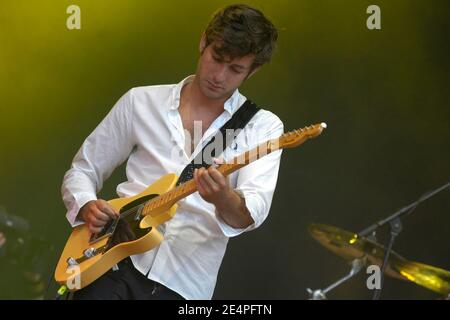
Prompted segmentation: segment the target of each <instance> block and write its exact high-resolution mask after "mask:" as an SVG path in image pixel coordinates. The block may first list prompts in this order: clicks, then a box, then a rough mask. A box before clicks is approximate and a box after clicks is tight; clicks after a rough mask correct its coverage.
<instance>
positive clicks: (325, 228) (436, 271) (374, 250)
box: [308, 224, 450, 294]
mask: <svg viewBox="0 0 450 320" xmlns="http://www.w3.org/2000/svg"><path fill="white" fill-rule="evenodd" d="M308 231H309V233H310V234H311V236H312V237H313V238H314V239H316V240H317V241H318V242H319V243H321V244H322V245H323V246H324V247H326V248H327V249H329V250H330V251H332V252H334V253H335V254H336V255H338V256H340V257H341V258H343V259H344V260H346V261H349V262H350V261H352V260H354V259H362V258H366V259H367V260H368V261H369V263H370V264H376V265H378V266H380V267H381V265H382V264H383V258H384V253H385V248H384V247H383V246H382V245H381V244H379V243H377V242H374V241H372V240H370V239H368V238H365V237H359V236H358V235H357V234H355V233H353V232H349V231H346V230H342V229H339V228H336V227H333V226H329V225H324V224H311V225H309V227H308ZM385 273H386V274H387V275H388V276H390V277H393V278H396V279H400V280H405V281H411V282H414V283H416V284H418V285H420V286H423V287H425V288H427V289H430V290H433V291H435V292H438V293H442V294H449V293H450V272H449V271H446V270H444V269H440V268H436V267H432V266H428V265H425V264H422V263H419V262H413V261H408V260H406V259H405V258H403V257H402V256H401V255H399V254H398V253H396V252H395V251H391V253H390V256H389V261H388V264H387V267H386V271H385Z"/></svg>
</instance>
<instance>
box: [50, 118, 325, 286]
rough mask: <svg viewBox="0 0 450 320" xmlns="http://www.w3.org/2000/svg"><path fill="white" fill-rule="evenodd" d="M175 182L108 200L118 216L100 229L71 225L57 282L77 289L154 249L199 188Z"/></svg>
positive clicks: (227, 168) (302, 133)
mask: <svg viewBox="0 0 450 320" xmlns="http://www.w3.org/2000/svg"><path fill="white" fill-rule="evenodd" d="M324 128H326V124H325V123H321V124H316V125H312V126H309V127H305V128H303V129H298V130H294V131H290V132H287V133H285V134H283V135H281V136H280V137H278V138H276V139H272V140H268V141H266V142H264V143H262V144H260V145H258V146H257V147H256V148H254V149H252V150H249V151H247V152H245V153H243V154H241V155H239V156H237V157H236V158H234V159H233V161H231V162H228V163H224V164H221V165H220V166H219V167H218V168H217V170H219V171H220V172H221V173H222V174H223V175H224V176H227V175H229V174H230V173H232V172H234V171H236V170H238V169H240V168H242V167H243V166H245V165H247V164H249V163H251V162H253V161H255V160H257V159H259V158H261V157H263V156H264V155H266V154H269V153H271V152H273V151H276V150H279V149H282V148H293V147H296V146H298V145H300V144H302V143H303V142H305V141H306V140H308V139H310V138H314V137H316V136H318V135H319V134H321V133H322V130H323V129H324ZM177 180H178V177H177V175H176V174H173V173H171V174H167V175H165V176H163V177H161V178H160V179H159V180H157V181H156V182H155V183H153V184H152V185H150V186H149V187H148V188H147V189H145V190H144V191H142V192H141V193H139V194H137V195H135V196H133V197H129V198H117V199H113V200H110V201H108V203H109V204H110V205H111V206H112V207H114V208H115V209H117V210H118V211H119V213H120V215H119V217H118V218H117V219H114V220H111V221H110V222H109V223H108V224H106V225H105V226H104V227H103V229H102V230H101V231H100V232H99V233H95V234H94V233H92V232H90V231H89V229H88V227H87V225H85V224H83V225H79V226H77V227H75V228H74V229H73V231H72V233H71V235H70V236H69V239H68V240H67V243H66V246H65V248H64V250H63V252H62V254H61V257H60V259H59V261H58V264H57V266H56V270H55V280H56V282H58V283H59V284H61V285H65V286H67V288H68V289H69V290H70V291H75V290H79V289H81V288H84V287H86V286H87V285H89V284H90V283H92V282H93V281H95V280H96V279H98V278H99V277H100V276H101V275H103V274H104V273H106V272H107V271H108V270H109V269H111V268H112V267H113V266H114V265H116V264H117V263H118V262H120V261H121V260H123V259H125V258H126V257H128V256H131V255H134V254H140V253H143V252H146V251H149V250H152V249H154V248H155V247H157V246H158V245H159V244H160V243H161V241H163V239H164V237H163V235H162V234H161V232H159V231H158V229H157V228H158V226H160V225H161V224H163V223H164V222H166V221H168V220H170V219H171V218H172V217H173V216H174V215H175V212H176V210H177V202H178V201H179V200H181V199H183V198H185V197H187V196H189V195H190V194H192V193H194V192H196V191H197V185H196V183H195V181H194V180H193V179H192V180H189V181H186V182H185V183H183V184H180V185H179V186H175V185H176V183H177Z"/></svg>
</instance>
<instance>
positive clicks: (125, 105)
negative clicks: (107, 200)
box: [61, 90, 135, 227]
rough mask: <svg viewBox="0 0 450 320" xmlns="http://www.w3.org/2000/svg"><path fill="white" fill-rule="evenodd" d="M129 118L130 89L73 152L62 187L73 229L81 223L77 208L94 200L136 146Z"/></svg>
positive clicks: (130, 108)
mask: <svg viewBox="0 0 450 320" xmlns="http://www.w3.org/2000/svg"><path fill="white" fill-rule="evenodd" d="M132 118H133V113H132V90H129V91H128V92H127V93H126V94H124V95H123V96H122V97H121V98H120V99H119V100H118V101H117V103H116V104H115V105H114V107H113V108H112V109H111V111H110V112H109V113H108V114H107V115H106V117H105V118H104V119H103V120H102V122H101V123H100V124H99V125H98V126H97V127H96V128H95V130H94V131H93V132H92V133H91V134H90V135H89V136H88V137H87V138H86V140H85V141H84V143H83V144H82V146H81V148H80V149H79V150H78V152H77V153H76V155H75V157H74V159H73V161H72V164H71V167H70V169H69V170H68V171H67V172H66V173H65V175H64V178H63V183H62V186H61V194H62V198H63V202H64V204H65V206H66V208H67V214H66V217H67V220H68V221H69V222H70V224H71V225H72V227H75V226H77V225H79V224H81V223H82V221H80V220H78V219H77V215H78V211H79V210H80V208H81V207H82V206H83V205H84V204H86V203H87V202H89V201H91V200H96V199H97V193H98V192H99V191H100V190H101V188H102V186H103V182H104V181H105V180H106V179H108V178H109V176H110V175H111V174H112V172H113V171H114V169H115V168H117V167H118V166H120V165H121V164H122V163H123V162H124V161H125V160H126V159H127V158H128V156H129V155H130V153H131V151H132V149H133V147H134V143H135V142H134V138H133V135H132V121H133V119H132Z"/></svg>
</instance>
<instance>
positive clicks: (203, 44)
mask: <svg viewBox="0 0 450 320" xmlns="http://www.w3.org/2000/svg"><path fill="white" fill-rule="evenodd" d="M205 49H206V35H205V33H204V32H203V34H202V38H201V39H200V44H199V46H198V50H199V51H200V54H203V51H204V50H205Z"/></svg>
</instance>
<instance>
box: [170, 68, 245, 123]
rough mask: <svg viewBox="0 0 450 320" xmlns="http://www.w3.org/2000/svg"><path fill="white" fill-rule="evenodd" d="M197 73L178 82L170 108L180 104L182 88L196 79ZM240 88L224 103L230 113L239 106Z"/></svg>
mask: <svg viewBox="0 0 450 320" xmlns="http://www.w3.org/2000/svg"><path fill="white" fill-rule="evenodd" d="M194 78H195V75H190V76H188V77H186V78H184V79H183V80H181V82H179V83H177V84H176V85H175V87H174V89H173V92H172V97H173V103H172V105H171V106H170V110H176V109H178V107H179V106H180V96H181V89H182V88H183V86H184V85H186V84H188V83H189V82H192V81H194ZM239 96H240V93H239V90H238V89H236V90H234V92H233V94H232V95H231V97H230V98H228V100H227V101H225V104H224V107H223V108H224V110H225V111H226V112H228V113H229V114H233V113H234V112H235V111H236V110H237V109H238V108H239Z"/></svg>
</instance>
